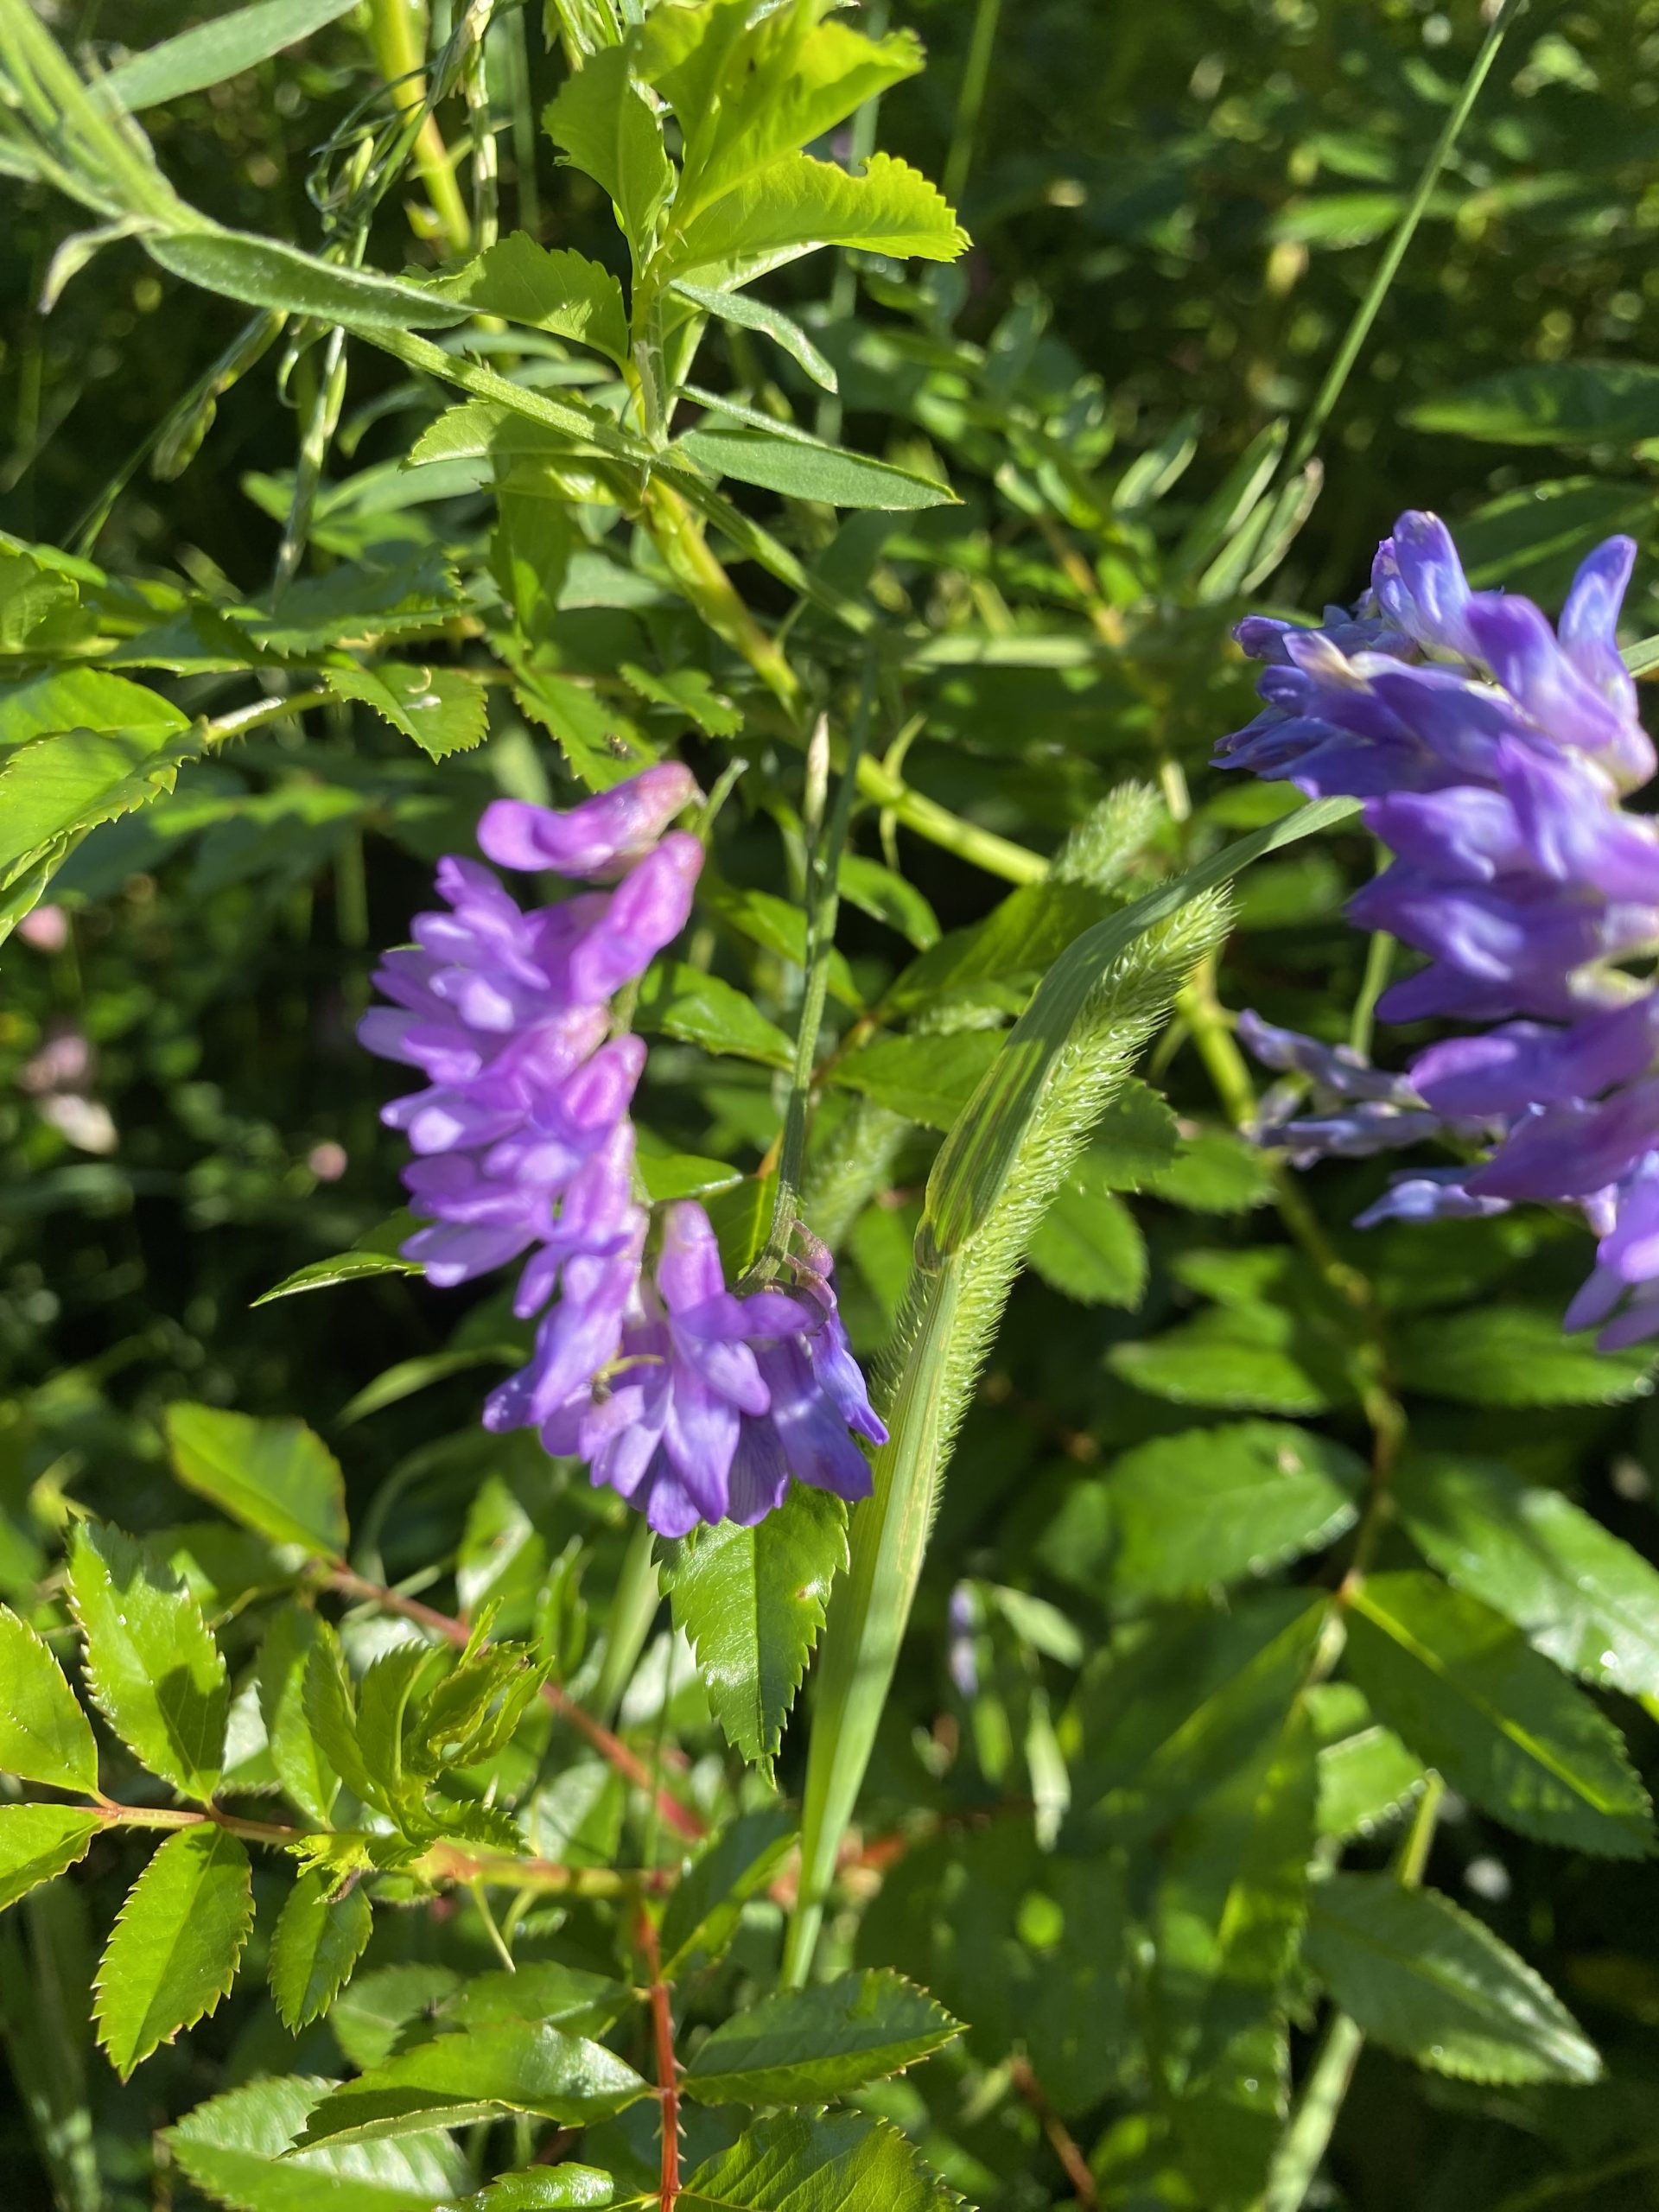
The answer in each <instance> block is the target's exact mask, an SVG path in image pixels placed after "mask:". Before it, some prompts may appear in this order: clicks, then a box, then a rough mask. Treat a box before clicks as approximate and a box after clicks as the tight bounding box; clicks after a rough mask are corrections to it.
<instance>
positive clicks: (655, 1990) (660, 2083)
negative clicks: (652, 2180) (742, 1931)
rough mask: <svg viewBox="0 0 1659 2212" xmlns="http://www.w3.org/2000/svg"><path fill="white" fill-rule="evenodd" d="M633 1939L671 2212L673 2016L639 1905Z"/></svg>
mask: <svg viewBox="0 0 1659 2212" xmlns="http://www.w3.org/2000/svg"><path fill="white" fill-rule="evenodd" d="M635 1935H636V1937H637V1939H638V1942H639V1949H640V1953H641V1955H642V1956H643V1957H644V1959H645V1973H646V1975H647V1977H648V1980H649V1986H650V2000H651V2024H652V2036H653V2038H654V2040H655V2043H656V2046H657V2091H658V2097H659V2098H660V2100H661V2102H662V2128H663V2167H662V2212H674V2207H675V2205H676V2203H677V2201H678V2198H679V2194H680V2070H679V2062H678V2061H677V2059H676V2057H675V2056H674V2015H673V2012H672V2011H671V2009H670V1994H669V1987H668V1984H667V1983H666V1982H665V1981H664V1980H663V1956H662V1952H661V1949H660V1948H659V1947H658V1942H657V1923H656V1922H655V1921H653V1920H652V1916H651V1915H650V1914H649V1913H648V1912H647V1911H646V1910H645V1907H644V1906H643V1905H642V1906H641V1907H640V1909H639V1920H638V1922H637V1923H636V1926H635Z"/></svg>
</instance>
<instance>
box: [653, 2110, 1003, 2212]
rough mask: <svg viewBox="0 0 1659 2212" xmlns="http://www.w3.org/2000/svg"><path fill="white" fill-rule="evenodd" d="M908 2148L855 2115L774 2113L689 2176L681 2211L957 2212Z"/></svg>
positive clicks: (891, 2131)
mask: <svg viewBox="0 0 1659 2212" xmlns="http://www.w3.org/2000/svg"><path fill="white" fill-rule="evenodd" d="M961 2203H962V2199H961V2198H960V2197H959V2196H957V2193H956V2191H955V2190H951V2189H948V2188H947V2187H946V2186H945V2184H944V2182H942V2181H941V2180H940V2179H939V2177H938V2175H937V2174H935V2173H931V2172H930V2171H928V2169H927V2168H926V2167H925V2166H924V2165H923V2164H921V2161H920V2159H919V2158H918V2156H917V2153H916V2150H915V2146H914V2145H912V2143H911V2142H910V2140H909V2139H908V2138H907V2137H906V2136H903V2135H901V2134H900V2133H899V2131H898V2129H897V2128H896V2127H889V2126H887V2122H886V2121H885V2120H868V2119H867V2118H866V2117H865V2116H864V2114H863V2113H851V2112H837V2113H824V2114H823V2115H822V2116H819V2117H814V2116H812V2115H811V2114H810V2113H777V2114H774V2116H773V2117H772V2118H771V2119H770V2120H757V2121H756V2122H755V2124H754V2126H753V2127H752V2128H750V2129H749V2131H748V2133H747V2134H746V2135H743V2136H741V2137H740V2138H739V2139H738V2141H737V2142H735V2143H734V2145H732V2147H731V2149H730V2150H729V2151H723V2152H721V2154H720V2156H719V2157H718V2158H710V2159H709V2160H707V2161H706V2162H705V2164H702V2165H700V2166H698V2167H697V2168H696V2169H695V2171H693V2172H692V2173H691V2174H690V2177H688V2179H687V2180H686V2182H685V2183H684V2186H683V2188H682V2190H681V2191H680V2196H679V2205H680V2212H959V2208H960V2206H961Z"/></svg>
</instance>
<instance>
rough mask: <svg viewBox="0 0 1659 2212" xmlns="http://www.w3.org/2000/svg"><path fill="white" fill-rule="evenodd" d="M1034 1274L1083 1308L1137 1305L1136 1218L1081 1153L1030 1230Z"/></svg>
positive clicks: (1139, 1250)
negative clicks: (1031, 1230)
mask: <svg viewBox="0 0 1659 2212" xmlns="http://www.w3.org/2000/svg"><path fill="white" fill-rule="evenodd" d="M1028 1256H1029V1258H1030V1261H1031V1265H1032V1269H1033V1273H1034V1274H1039V1275H1040V1276H1041V1277H1042V1279H1043V1281H1045V1282H1046V1284H1047V1285H1048V1287H1049V1288H1050V1289H1051V1290H1058V1291H1059V1292H1060V1293H1061V1294H1063V1295H1064V1296H1065V1297H1067V1298H1073V1299H1076V1300H1077V1303H1078V1304H1079V1305H1081V1306H1126V1307H1130V1306H1137V1305H1139V1303H1140V1301H1141V1294H1142V1292H1143V1291H1144V1290H1145V1289H1146V1287H1147V1245H1146V1239H1145V1238H1144V1237H1143V1236H1141V1231H1140V1229H1139V1228H1138V1227H1137V1225H1136V1224H1135V1216H1134V1215H1133V1214H1132V1213H1131V1212H1130V1211H1129V1210H1128V1207H1127V1206H1126V1205H1124V1203H1123V1201H1122V1198H1116V1197H1115V1196H1114V1195H1113V1193H1112V1192H1111V1191H1110V1190H1109V1189H1108V1188H1107V1187H1106V1186H1105V1184H1104V1181H1103V1178H1102V1176H1101V1174H1100V1172H1099V1170H1098V1168H1097V1167H1096V1166H1095V1164H1094V1163H1093V1162H1092V1161H1091V1160H1090V1157H1089V1155H1088V1154H1086V1153H1085V1154H1084V1155H1083V1156H1082V1157H1081V1158H1080V1159H1079V1160H1077V1164H1076V1166H1074V1167H1073V1168H1072V1169H1071V1173H1070V1174H1068V1175H1067V1177H1066V1179H1065V1182H1064V1183H1062V1184H1061V1185H1060V1188H1059V1192H1058V1195H1057V1196H1056V1198H1055V1200H1054V1203H1053V1205H1052V1206H1051V1207H1050V1208H1049V1210H1048V1211H1047V1212H1046V1214H1045V1215H1044V1217H1043V1218H1042V1219H1041V1221H1039V1223H1038V1224H1037V1227H1036V1229H1035V1230H1034V1231H1033V1235H1032V1239H1031V1247H1030V1251H1029V1255H1028Z"/></svg>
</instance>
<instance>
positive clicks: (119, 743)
mask: <svg viewBox="0 0 1659 2212" xmlns="http://www.w3.org/2000/svg"><path fill="white" fill-rule="evenodd" d="M199 751H200V740H199V739H198V738H197V737H196V735H195V734H194V731H188V732H185V733H182V734H181V733H180V732H179V731H177V730H169V729H165V728H158V727H157V726H156V725H155V724H154V723H152V724H151V725H150V726H149V728H143V729H137V730H130V731H117V730H91V729H75V730H69V731H67V732H66V733H65V734H63V735H61V736H59V737H39V738H36V739H35V740H34V741H33V742H32V743H30V744H28V745H20V746H18V747H16V749H15V750H14V751H13V752H12V753H10V755H9V757H8V758H7V760H6V764H5V766H4V767H3V768H0V825H3V826H0V885H9V884H10V883H12V882H14V881H15V880H16V878H17V877H18V876H19V875H20V874H22V873H23V872H24V871H25V870H26V869H27V868H30V867H32V866H33V865H34V864H35V862H37V861H41V860H44V861H47V862H48V867H55V866H56V865H57V864H58V862H59V861H61V860H62V858H63V856H64V854H65V852H66V850H67V845H68V842H69V841H70V840H71V839H73V838H74V837H77V836H79V835H80V833H81V831H82V830H85V829H95V828H96V827H97V826H98V824H99V823H100V822H113V821H115V820H116V819H117V818H118V817H119V816H121V815H123V814H130V813H131V812H132V811H133V810H134V809H135V808H136V807H140V806H147V805H148V804H149V802H150V801H151V800H152V799H155V798H161V797H162V795H163V794H164V793H165V792H168V791H171V790H172V788H173V785H174V783H175V780H176V779H177V776H178V772H179V768H180V766H181V764H182V763H183V762H184V761H186V760H190V759H192V758H194V755H195V753H198V752H199Z"/></svg>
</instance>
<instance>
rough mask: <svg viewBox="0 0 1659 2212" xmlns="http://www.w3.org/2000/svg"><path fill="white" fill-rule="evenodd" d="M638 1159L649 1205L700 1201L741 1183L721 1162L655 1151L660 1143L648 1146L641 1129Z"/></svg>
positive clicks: (690, 1154) (646, 1134) (734, 1171)
mask: <svg viewBox="0 0 1659 2212" xmlns="http://www.w3.org/2000/svg"><path fill="white" fill-rule="evenodd" d="M639 1136H640V1145H639V1157H638V1165H639V1179H640V1181H641V1182H642V1183H643V1184H644V1185H645V1196H646V1197H647V1198H649V1199H650V1200H651V1202H652V1205H666V1204H667V1202H668V1200H669V1199H670V1198H700V1197H702V1195H703V1193H704V1192H720V1191H729V1190H732V1189H734V1187H735V1186H736V1185H738V1184H740V1183H741V1182H742V1181H744V1180H745V1178H744V1177H743V1176H742V1175H741V1174H740V1173H739V1172H738V1170H737V1169H736V1168H735V1167H731V1166H728V1165H727V1163H726V1161H725V1160H704V1159H702V1158H701V1157H700V1156H699V1154H696V1153H695V1152H671V1151H669V1150H667V1149H666V1148H665V1147H664V1148H661V1149H658V1146H659V1145H660V1142H661V1141H660V1139H659V1140H656V1141H650V1142H648V1141H647V1140H648V1139H650V1136H651V1132H650V1131H649V1130H647V1129H643V1128H642V1129H641V1130H640V1132H639Z"/></svg>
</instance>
